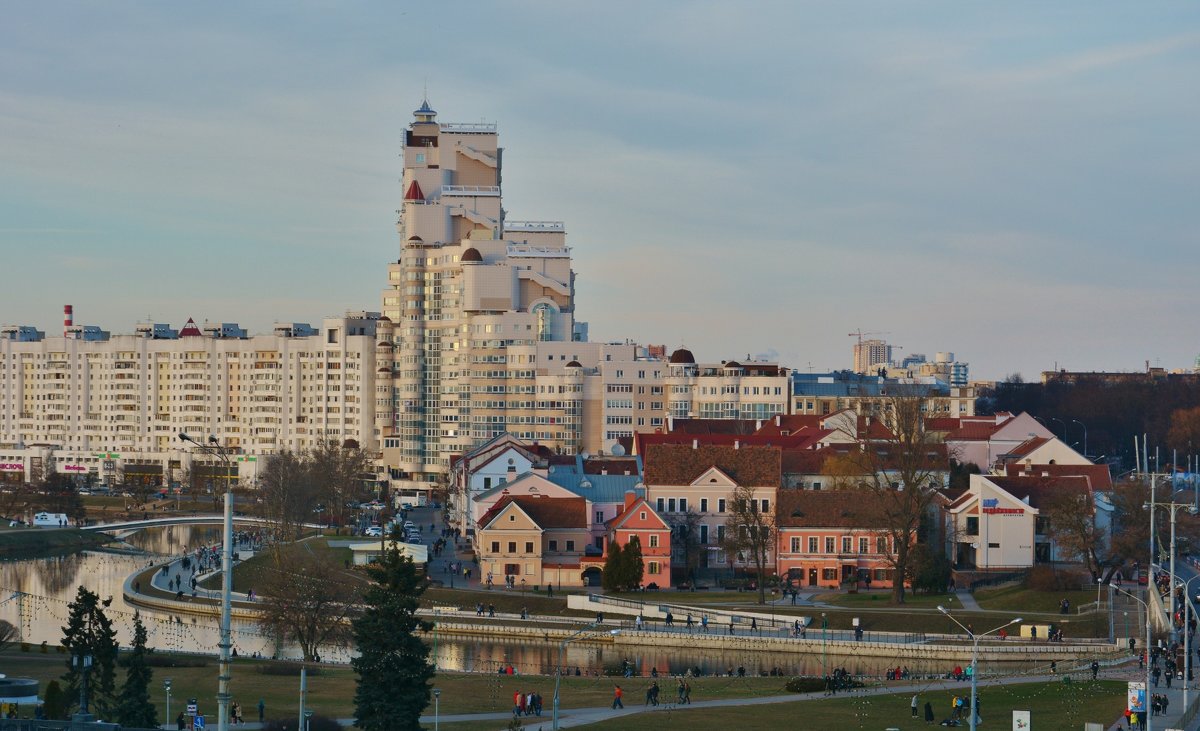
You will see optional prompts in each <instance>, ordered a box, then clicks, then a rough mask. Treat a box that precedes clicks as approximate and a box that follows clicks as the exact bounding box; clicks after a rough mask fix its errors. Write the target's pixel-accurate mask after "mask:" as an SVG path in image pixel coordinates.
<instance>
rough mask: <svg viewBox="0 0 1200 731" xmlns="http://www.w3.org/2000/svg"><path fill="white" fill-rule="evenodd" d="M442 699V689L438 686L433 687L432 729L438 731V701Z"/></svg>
mask: <svg viewBox="0 0 1200 731" xmlns="http://www.w3.org/2000/svg"><path fill="white" fill-rule="evenodd" d="M441 699H442V691H441V690H440V689H438V688H434V689H433V731H438V717H439V716H440V715H441V708H440V705H439V701H440V700H441Z"/></svg>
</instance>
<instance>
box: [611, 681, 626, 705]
mask: <svg viewBox="0 0 1200 731" xmlns="http://www.w3.org/2000/svg"><path fill="white" fill-rule="evenodd" d="M623 695H625V692H624V691H622V690H621V686H619V685H614V686H613V702H612V707H613V710H616V709H618V708H624V707H625V704H624V703H622V702H621V696H623Z"/></svg>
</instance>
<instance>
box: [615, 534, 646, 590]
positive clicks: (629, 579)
mask: <svg viewBox="0 0 1200 731" xmlns="http://www.w3.org/2000/svg"><path fill="white" fill-rule="evenodd" d="M645 572H646V566H645V563H644V562H643V561H642V539H640V538H638V537H637V536H630V537H629V542H628V543H626V544H625V553H624V554H622V556H621V581H622V583H624V584H625V588H626V589H627V590H629V591H635V590H636V589H637V588H638V587H639V586H641V585H642V576H643V574H645Z"/></svg>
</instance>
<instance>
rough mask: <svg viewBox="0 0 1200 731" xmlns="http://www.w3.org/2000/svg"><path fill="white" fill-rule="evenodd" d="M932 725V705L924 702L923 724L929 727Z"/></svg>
mask: <svg viewBox="0 0 1200 731" xmlns="http://www.w3.org/2000/svg"><path fill="white" fill-rule="evenodd" d="M932 723H933V704H932V703H930V702H929V701H925V724H926V725H929V724H932Z"/></svg>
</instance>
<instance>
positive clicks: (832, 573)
mask: <svg viewBox="0 0 1200 731" xmlns="http://www.w3.org/2000/svg"><path fill="white" fill-rule="evenodd" d="M837 578H838V572H837V569H821V580H822V581H837Z"/></svg>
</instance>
